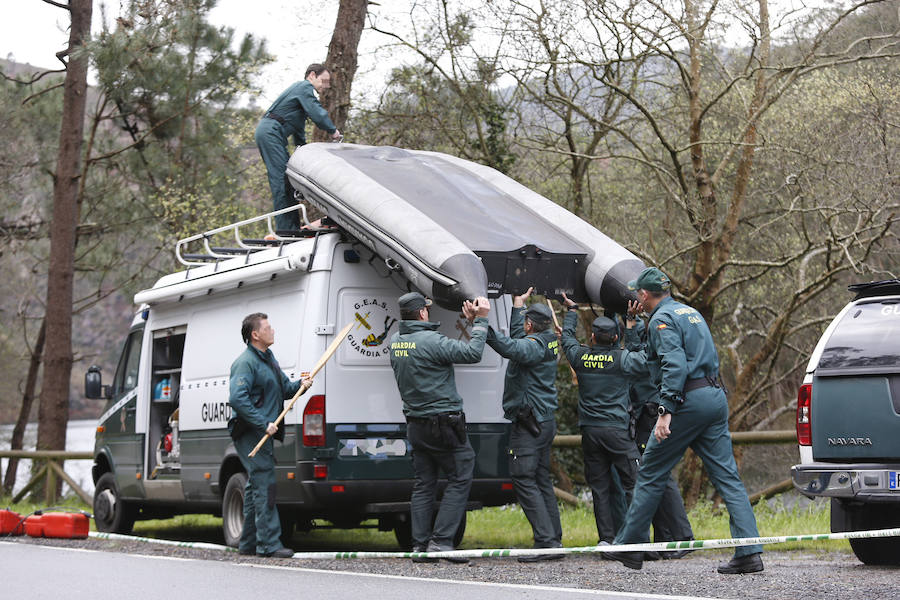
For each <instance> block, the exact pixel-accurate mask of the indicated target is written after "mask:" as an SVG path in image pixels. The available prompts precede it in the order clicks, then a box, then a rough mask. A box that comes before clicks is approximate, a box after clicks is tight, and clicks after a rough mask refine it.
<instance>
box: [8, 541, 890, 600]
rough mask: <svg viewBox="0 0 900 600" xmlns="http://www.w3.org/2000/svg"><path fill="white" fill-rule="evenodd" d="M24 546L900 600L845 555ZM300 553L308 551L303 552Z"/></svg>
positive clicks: (608, 586) (472, 577)
mask: <svg viewBox="0 0 900 600" xmlns="http://www.w3.org/2000/svg"><path fill="white" fill-rule="evenodd" d="M4 541H15V542H17V543H23V544H47V545H54V546H63V547H69V548H88V549H92V550H101V551H107V552H127V553H132V554H145V555H152V556H174V557H182V558H194V559H201V560H219V561H230V562H255V563H259V564H272V565H279V566H295V567H301V568H310V569H327V570H335V571H354V572H359V573H379V574H386V575H400V576H410V577H431V578H438V579H457V580H467V581H488V582H495V583H518V584H527V585H547V586H555V587H571V588H584V589H602V590H608V591H623V592H643V593H650V594H671V595H684V596H705V597H711V598H740V599H742V600H743V599H750V598H766V599H768V598H828V599H829V600H837V599H842V598H848V599H851V598H852V599H853V600H859V599H861V598H865V599H885V600H887V599H894V598H897V576H898V574H900V569H897V568H889V567H869V566H866V565H863V564H862V563H860V562H859V561H857V560H856V559H855V557H853V556H851V555H848V554H846V553H842V552H820V553H813V552H799V551H792V552H777V551H770V552H766V553H765V554H764V555H763V557H764V558H763V560H764V562H765V567H766V569H765V571H764V572H762V573H756V574H753V575H743V576H741V575H719V574H718V573H716V565H717V564H718V563H719V562H721V561H723V560H726V559H727V558H728V557H729V555H728V554H727V553H725V552H723V551H711V550H703V551H698V552H695V553H693V554H691V555H689V556H687V557H685V558H683V559H681V560H677V561H671V560H667V561H655V562H645V563H644V568H643V570H641V571H632V570H630V569H626V568H625V567H623V566H622V565H620V564H618V563H615V562H609V561H601V560H599V559H598V558H596V557H593V556H585V555H570V556H567V557H566V558H565V559H564V560H560V561H551V562H543V563H531V564H521V563H519V562H517V561H516V560H515V559H508V558H507V559H475V560H472V561H471V562H470V563H469V564H468V565H452V564H449V563H447V562H445V561H441V562H439V563H437V564H415V563H412V562H411V561H409V560H404V559H374V560H354V559H349V560H315V561H312V560H294V559H272V558H257V557H249V556H238V555H237V554H234V553H230V552H228V553H225V552H219V551H210V550H197V549H193V548H178V547H173V546H162V545H156V544H151V543H145V542H131V541H119V540H98V539H86V540H61V539H35V538H29V537H19V538H5V539H4ZM297 550H298V551H300V550H302V549H299V548H297Z"/></svg>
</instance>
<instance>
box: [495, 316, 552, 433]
mask: <svg viewBox="0 0 900 600" xmlns="http://www.w3.org/2000/svg"><path fill="white" fill-rule="evenodd" d="M524 326H525V308H524V307H522V308H513V309H512V314H511V315H510V319H509V331H510V333H511V334H512V337H506V336H505V335H503V334H502V333H498V332H496V331H494V330H493V328H491V329H490V330H489V331H488V339H487V343H488V345H489V346H490V347H491V348H493V349H494V350H495V351H496V352H497V353H498V354H500V356H503V357H504V358H508V359H509V364H508V365H507V367H506V380H505V381H504V384H503V416H505V417H506V418H507V419H509V420H510V421H514V420H515V418H516V415H517V413H518V410H519V408H520V407H521V406H523V405H527V406H530V407H531V409H532V410H533V411H534V415H535V416H536V417H537V420H538V421H540V422H544V421H550V420H551V419H553V418H554V417H553V413H554V411H555V410H556V408H557V406H559V404H558V402H557V398H556V365H557V359H558V358H559V341H558V340H557V339H556V333H554V332H553V329H552V328H548V329H546V330H544V331H542V332H540V333H533V334H531V335H528V336H526V335H525V329H524Z"/></svg>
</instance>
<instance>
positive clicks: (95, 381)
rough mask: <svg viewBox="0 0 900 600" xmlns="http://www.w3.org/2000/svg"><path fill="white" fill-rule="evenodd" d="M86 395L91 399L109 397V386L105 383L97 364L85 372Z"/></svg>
mask: <svg viewBox="0 0 900 600" xmlns="http://www.w3.org/2000/svg"><path fill="white" fill-rule="evenodd" d="M84 395H85V396H86V397H88V398H90V399H91V400H97V399H102V398H109V386H108V385H103V377H102V376H101V375H100V367H98V366H97V365H91V367H90V368H89V369H88V370H87V373H85V374H84Z"/></svg>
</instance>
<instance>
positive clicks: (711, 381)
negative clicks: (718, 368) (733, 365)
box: [683, 374, 725, 394]
mask: <svg viewBox="0 0 900 600" xmlns="http://www.w3.org/2000/svg"><path fill="white" fill-rule="evenodd" d="M705 387H714V388H724V387H725V386H723V385H722V383H721V380H720V379H719V375H718V374H716V375H715V376H712V375H707V376H705V377H697V378H696V379H688V380H687V381H685V382H684V392H683V393H685V394H687V393H688V392H693V391H694V390H699V389H700V388H705Z"/></svg>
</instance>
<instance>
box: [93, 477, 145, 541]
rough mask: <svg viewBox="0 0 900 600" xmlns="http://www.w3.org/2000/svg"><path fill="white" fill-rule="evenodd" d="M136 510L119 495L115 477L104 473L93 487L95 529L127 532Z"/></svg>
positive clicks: (130, 527) (132, 523)
mask: <svg viewBox="0 0 900 600" xmlns="http://www.w3.org/2000/svg"><path fill="white" fill-rule="evenodd" d="M136 516H137V510H136V509H135V507H134V506H133V505H130V504H128V503H127V502H125V501H124V500H122V498H121V497H120V496H119V488H118V487H117V486H116V477H115V475H113V474H112V473H104V474H103V475H101V476H100V479H98V480H97V486H96V487H95V488H94V523H95V524H96V526H97V531H103V532H107V533H122V534H126V535H127V534H129V533H131V530H132V529H133V528H134V520H135V517H136Z"/></svg>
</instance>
